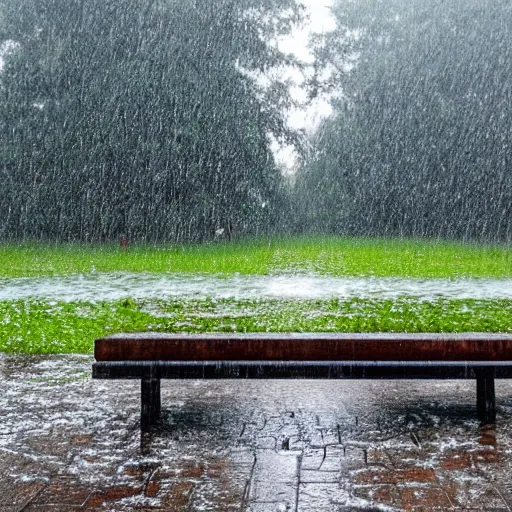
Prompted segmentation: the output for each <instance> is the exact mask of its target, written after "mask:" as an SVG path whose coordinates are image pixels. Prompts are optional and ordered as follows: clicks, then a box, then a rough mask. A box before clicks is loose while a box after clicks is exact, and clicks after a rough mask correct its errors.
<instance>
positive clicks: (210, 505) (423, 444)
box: [0, 244, 512, 512]
mask: <svg viewBox="0 0 512 512" xmlns="http://www.w3.org/2000/svg"><path fill="white" fill-rule="evenodd" d="M347 247H348V246H347ZM411 247H412V249H411ZM235 249H236V248H235ZM267 249H268V247H267V246H266V245H265V247H264V250H265V251H267ZM338 249H339V248H338ZM369 249H371V251H374V249H375V247H373V246H371V244H370V245H369V246H368V247H364V251H363V252H364V253H363V254H360V255H359V256H358V257H357V258H355V259H354V258H353V257H352V256H347V257H346V258H345V260H344V259H343V257H342V256H340V254H338V253H337V250H333V251H332V252H331V253H328V254H327V256H326V253H325V252H322V251H320V252H318V254H316V256H315V257H314V258H313V260H314V261H312V262H311V261H310V262H309V264H304V261H302V262H301V265H299V267H300V268H297V265H293V261H292V259H291V258H292V256H293V251H289V252H282V251H281V252H279V251H278V257H277V256H276V253H273V254H272V255H271V256H270V257H268V258H267V256H268V255H267V256H265V258H267V259H266V260H265V261H266V263H265V265H267V263H268V265H267V266H264V267H261V268H260V271H258V272H253V271H248V272H242V273H239V274H237V273H233V272H227V273H226V272H223V271H222V268H223V263H222V261H221V260H222V258H220V260H219V259H217V260H215V261H213V260H214V259H215V258H216V257H217V258H218V256H219V253H218V252H217V253H215V251H213V253H211V254H210V255H209V256H208V254H209V253H208V251H210V249H208V248H206V249H204V250H203V249H201V251H203V252H201V253H200V254H199V256H198V260H197V261H198V262H199V263H198V264H197V265H199V267H198V268H197V269H196V270H198V272H192V270H193V269H192V270H190V271H189V272H183V271H179V272H178V271H172V269H171V270H170V269H169V268H168V265H167V263H166V262H168V260H167V259H165V262H161V268H160V269H159V272H150V271H148V270H149V269H148V267H150V266H151V264H152V263H151V258H149V261H146V260H145V259H144V253H143V251H142V250H141V251H140V252H139V253H137V252H136V251H135V252H134V253H131V254H130V253H129V252H119V251H118V250H117V249H114V250H110V254H113V255H114V256H115V258H117V259H115V261H114V262H113V263H111V264H110V267H109V266H108V265H106V266H105V267H103V268H102V267H101V265H100V263H101V261H100V260H101V259H102V258H103V260H104V259H105V257H108V253H107V254H106V255H105V254H100V255H99V256H98V255H95V254H85V255H84V254H81V253H80V252H76V254H75V253H73V254H75V255H76V256H77V258H78V257H82V258H83V260H84V261H86V260H87V261H88V262H89V264H91V265H93V266H94V267H95V268H92V269H91V268H89V269H86V268H84V269H83V270H82V271H80V268H78V267H79V266H78V267H77V266H76V264H77V262H76V261H74V260H73V257H72V254H70V253H69V252H66V251H67V250H64V251H62V254H61V255H60V256H59V258H57V259H58V260H59V261H58V262H57V263H56V264H55V268H56V269H57V270H59V272H57V275H52V274H53V272H52V271H51V268H52V265H53V264H54V263H55V260H52V258H51V254H50V255H49V257H48V258H46V259H45V258H43V259H41V260H40V263H38V261H39V260H38V258H40V257H39V256H38V255H37V254H38V253H37V251H33V252H30V251H28V252H29V253H30V254H29V258H28V260H30V261H28V260H26V261H25V263H23V261H21V263H20V262H18V263H19V265H20V266H19V267H15V265H14V266H12V267H10V269H11V270H12V272H10V273H9V272H6V273H5V274H4V275H3V278H2V281H1V286H0V315H1V316H0V334H1V335H2V337H3V339H0V342H2V343H3V345H2V347H3V350H5V351H6V352H4V353H3V354H2V353H0V411H1V417H2V422H1V424H0V454H1V456H0V512H15V511H16V512H17V511H29V512H31V511H39V510H41V511H53V512H58V511H78V510H90V511H121V512H124V511H126V512H127V511H132V510H133V511H135V510H139V511H140V510H146V511H150V510H162V511H163V510H166V511H202V510H204V511H210V510H211V511H225V510H226V511H228V510H241V511H252V512H267V511H269V512H271V511H288V510H289V511H297V512H307V511H315V512H316V511H319V512H323V511H325V512H330V511H333V512H340V511H345V512H348V511H357V510H360V511H363V510H366V511H371V510H383V511H392V510H397V511H399V510H416V511H418V512H419V511H430V510H453V511H458V510H461V511H462V510H475V511H476V510H498V511H499V510H503V511H507V510H508V511H510V510H511V507H512V486H511V485H510V482H511V481H512V423H511V422H510V421H509V418H510V413H511V412H512V383H508V381H498V382H497V406H498V420H497V425H496V426H484V427H482V426H481V425H479V423H478V421H477V420H476V410H475V409H476V407H475V401H476V399H475V389H474V388H475V384H474V383H473V382H469V381H467V382H466V381H464V382H462V381H449V382H439V381H420V382H414V381H398V382H393V381H383V382H376V381H340V382H335V381H300V380H294V381H248V380H247V381H229V382H228V381H216V382H204V381H198V382H194V381H186V382H176V381H164V383H163V386H162V403H163V422H162V425H161V426H159V428H158V429H157V431H156V432H155V433H154V435H153V436H152V438H145V439H144V440H142V441H141V437H140V433H139V426H140V423H139V414H140V401H139V394H140V389H139V387H140V384H139V383H138V382H134V381H120V382H115V383H114V382H113V381H95V380H94V381H93V380H92V379H91V364H92V362H93V358H92V356H91V355H90V350H91V347H92V341H93V339H94V337H95V336H99V335H103V334H105V333H108V332H112V331H114V332H115V331H117V330H122V329H125V328H128V329H136V330H148V329H152V330H171V331H177V330H178V331H179V330H188V331H204V330H213V331H217V330H220V331H225V330H231V331H232V330H235V331H236V330H238V331H245V330H317V331H333V330H356V331H357V330H391V331H393V330H395V331H396V330H398V331H402V330H405V331H413V330H431V331H432V330H446V331H450V330H451V331H461V330H468V329H473V330H502V331H509V330H510V329H511V328H512V323H511V322H512V321H511V316H510V313H509V312H510V310H511V307H512V291H511V290H512V281H511V279H510V265H509V256H508V252H507V251H505V250H501V249H500V250H499V251H497V252H496V251H494V252H493V250H491V249H489V250H487V249H486V250H485V254H484V255H483V256H482V254H481V253H478V254H479V255H478V256H477V258H476V259H475V258H473V256H471V257H470V258H466V256H467V253H466V256H464V254H465V253H464V251H462V252H461V253H460V254H461V255H462V256H461V260H462V261H463V263H462V267H460V265H461V262H460V260H457V261H455V260H456V253H457V252H458V251H459V249H460V248H455V249H453V248H450V250H449V251H448V253H445V254H444V256H441V257H436V256H435V255H433V254H432V253H429V252H428V251H429V250H430V249H429V248H428V247H419V246H417V245H414V244H413V245H412V246H404V247H402V248H401V249H400V250H399V251H398V252H396V251H395V249H394V248H391V246H386V244H384V245H381V247H380V249H378V250H377V253H378V254H379V255H380V256H379V257H380V258H381V259H384V258H385V257H388V258H390V259H389V260H388V264H385V263H382V261H381V262H380V267H379V266H378V265H377V264H376V265H375V267H374V268H380V269H381V270H382V271H379V272H377V273H376V274H377V275H375V274H373V275H369V276H367V275H366V276H365V274H364V272H362V271H361V272H359V270H364V269H361V268H359V267H357V265H356V266H353V267H352V268H353V269H359V270H357V271H353V272H345V271H344V270H343V268H342V267H343V265H345V264H347V261H349V260H350V258H352V259H353V260H354V261H355V260H357V259H358V258H359V261H366V258H368V257H369V256H368V250H369ZM438 249H439V248H438ZM441 249H442V250H445V249H446V247H444V248H441ZM73 250H74V249H73ZM340 250H341V249H340ZM411 250H412V253H410V251H411ZM347 251H348V249H347ZM379 251H380V252H379ZM390 251H391V252H390ZM400 251H401V254H402V255H404V258H402V259H400V254H399V253H400ZM453 251H455V253H454V252H453ZM500 251H501V252H500ZM85 252H87V251H85ZM93 252H94V251H93ZM221 252H222V251H221ZM349 252H350V251H349ZM441 252H442V251H441ZM477 252H478V251H477ZM242 253H243V250H241V249H240V250H239V251H238V252H237V250H235V256H234V257H233V254H229V253H228V252H226V254H225V255H224V257H225V258H227V259H229V258H232V257H233V261H232V262H230V263H229V266H230V268H231V269H233V268H235V267H234V265H235V263H234V262H236V260H237V259H238V258H240V256H241V254H242ZM423 253H426V254H430V255H429V258H428V261H426V262H425V266H424V267H423V268H424V269H425V270H424V272H425V275H422V274H421V272H420V270H421V265H419V266H417V265H416V263H415V262H416V260H417V259H418V258H419V256H418V255H421V254H423ZM173 254H174V253H172V252H171V253H168V252H166V253H165V258H170V260H169V261H171V260H172V255H173ZM265 254H266V253H265ZM347 254H348V253H347ZM169 255H170V256H169ZM283 255H284V256H283ZM386 255H387V256H386ZM407 255H408V256H407ZM473 255H474V253H473ZM61 256H62V257H61ZM160 256H161V255H160V254H159V255H158V257H160ZM437 256H439V252H438V253H437ZM452 256H453V260H454V261H452ZM132 257H133V260H132V259H131V258H132ZM95 258H97V259H96V260H95ZM137 258H138V260H139V263H140V264H141V266H139V267H137V266H136V264H137V265H138V263H136V261H137ZM208 258H210V260H209V259H208ZM279 258H281V259H280V260H279V261H278V263H279V264H278V265H277V266H276V261H277V260H278V259H279ZM407 258H408V259H407ZM465 258H466V259H465ZM14 259H15V258H14ZM14 259H13V261H14ZM27 261H28V264H26V263H27ZM52 261H53V263H52ZM91 261H92V263H91ZM184 261H185V260H184ZM290 261H291V263H292V264H291V265H290V267H289V268H286V265H287V262H288V263H289V262H290ZM370 261H371V258H370ZM404 261H406V264H405V267H401V266H400V265H401V264H403V263H404ZM475 261H476V263H475ZM500 261H502V262H503V266H502V267H500V268H501V271H497V270H496V269H497V268H498V267H499V262H500ZM59 262H60V263H59ZM120 262H121V264H120ZM134 262H135V263H134ZM326 262H327V263H326ZM464 262H465V263H464ZM68 263H69V264H70V265H71V267H70V269H69V270H70V271H66V270H65V268H64V267H65V266H66V265H68ZM95 263H97V264H98V266H99V267H100V269H99V270H98V268H96V266H95ZM132 263H133V265H135V267H136V268H133V267H130V266H129V265H130V264H132ZM196 263H197V262H196ZM210 263H211V265H213V266H212V269H215V272H211V271H209V270H208V268H205V266H206V267H208V265H210ZM245 263H246V264H247V265H249V267H248V269H249V270H250V268H251V267H250V262H248V261H246V262H245ZM25 264H26V265H25ZM39 264H40V265H41V266H40V267H38V265H39ZM23 265H25V266H23ZM59 265H61V266H60V267H59ZM62 265H64V266H62ZM74 265H75V266H74ZM80 265H81V264H80ZM201 265H203V271H200V266H201ZM321 265H327V266H326V267H325V268H323V270H322V268H320V267H321ZM340 265H341V266H340ZM393 265H394V266H393ZM464 265H466V266H465V267H464ZM181 266H182V267H183V268H182V269H181V270H183V269H184V268H185V267H186V264H185V263H183V262H182V264H181ZM75 267H76V268H75ZM4 268H5V267H4ZM20 268H22V270H19V269H20ZM38 268H39V271H38V270H37V269H38ZM279 268H281V270H280V271H279ZM319 268H320V270H319ZM13 269H14V270H13ZM16 269H18V270H16ZM164 269H167V270H165V271H164ZM212 269H210V270H212ZM336 269H338V270H337V271H336ZM400 269H402V270H400ZM428 269H430V270H428ZM432 269H434V270H435V271H434V270H432ZM457 269H459V270H460V273H457ZM471 269H473V270H471ZM493 269H494V270H493ZM333 270H334V271H333ZM409 271H410V272H409ZM431 271H432V272H431ZM59 351H67V352H78V351H81V352H84V354H83V355H78V354H69V355H62V354H61V355H58V354H57V355H55V354H54V355H41V354H39V355H38V354H37V352H59ZM7 352H11V353H7ZM16 352H36V354H35V355H34V354H23V353H16Z"/></svg>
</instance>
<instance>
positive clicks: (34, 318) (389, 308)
mask: <svg viewBox="0 0 512 512" xmlns="http://www.w3.org/2000/svg"><path fill="white" fill-rule="evenodd" d="M138 331H159V332H467V331H489V332H512V301H510V300H493V301H476V300H437V301H435V302H421V301H418V300H415V299H410V298H402V299H398V300H368V299H366V300H361V299H351V300H347V301H340V300H338V299H332V300H325V301H324V300H309V301H291V300H265V301H257V300H238V301H237V300H227V299H225V300H211V299H207V300H180V299H176V300H171V301H155V300H152V301H147V300H143V301H135V300H131V299H128V300H123V301H116V302H98V303H88V302H73V303H64V302H44V301H33V300H23V301H21V300H20V301H12V302H9V301H4V302H0V351H3V352H24V353H74V352H77V353H90V352H92V349H93V342H94V339H96V338H98V337H101V336H104V335H107V334H111V333H114V332H138Z"/></svg>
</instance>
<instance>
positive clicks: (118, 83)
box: [0, 0, 300, 242]
mask: <svg viewBox="0 0 512 512" xmlns="http://www.w3.org/2000/svg"><path fill="white" fill-rule="evenodd" d="M299 18H300V9H299V8H298V6H297V5H296V2H295V0H280V1H276V0H244V1H240V2H238V1H237V2H233V1H228V0H184V1H182V0H180V1H177V0H157V1H152V0H128V1H126V0H111V1H108V2H105V1H104V0H25V1H23V2H19V0H4V1H3V2H2V3H1V4H0V46H1V45H2V43H3V42H4V41H12V42H14V43H15V44H14V46H11V51H10V52H8V54H7V55H6V56H5V67H4V69H3V71H2V75H1V82H0V118H1V119H2V123H1V124H0V161H1V166H2V167H1V169H0V189H1V190H2V196H0V217H1V218H2V224H1V225H0V238H2V239H8V240H10V239H18V240H19V239H42V240H59V241H75V240H80V241H86V242H89V241H93V240H94V241H99V240H102V241H104V240H116V239H119V237H120V236H121V235H122V234H126V235H127V236H128V237H129V238H131V239H133V238H137V239H139V240H146V241H148V240H160V241H168V240H171V241H182V240H189V241H190V240H193V241H198V240H205V239H211V238H213V236H214V233H215V230H216V229H219V228H224V229H226V230H227V231H230V232H231V234H234V232H235V231H236V232H237V233H255V232H265V231H266V230H268V229H270V228H271V227H272V226H274V225H275V223H276V222H277V220H278V219H279V211H278V210H279V208H280V207H281V206H282V204H281V201H282V199H283V193H282V185H283V184H282V178H281V175H280V173H279V171H278V169H277V167H276V165H275V164H274V161H273V157H272V153H271V151H270V139H269V135H270V134H273V135H274V136H275V137H277V138H281V139H283V138H284V139H286V140H289V141H291V142H294V143H297V136H296V135H295V134H294V133H292V132H291V131H290V130H289V129H287V127H286V123H285V121H284V116H285V112H284V110H283V109H282V106H281V105H282V104H283V103H286V102H287V100H286V98H285V96H286V95H287V91H286V90H285V89H281V90H280V94H278V95H277V96H278V97H276V98H273V100H272V101H271V100H270V98H269V96H268V95H267V93H266V92H265V90H263V89H262V88H261V87H259V86H258V85H257V83H256V81H255V80H253V79H252V78H250V77H249V74H251V73H253V74H254V73H258V72H262V71H264V70H267V69H269V68H271V67H275V66H279V65H282V64H284V63H288V62H289V60H290V59H289V58H288V57H287V56H286V55H283V54H281V53H280V52H279V51H278V50H277V49H276V48H275V45H271V44H267V41H269V40H272V39H273V38H274V37H275V36H276V35H277V34H280V33H286V32H287V31H289V30H290V29H291V27H292V25H293V24H294V23H295V22H297V21H298V20H299ZM272 90H273V91H274V92H275V88H273V89H272ZM263 203H266V204H267V205H268V207H267V208H266V209H265V210H264V211H262V210H263V208H262V204H263Z"/></svg>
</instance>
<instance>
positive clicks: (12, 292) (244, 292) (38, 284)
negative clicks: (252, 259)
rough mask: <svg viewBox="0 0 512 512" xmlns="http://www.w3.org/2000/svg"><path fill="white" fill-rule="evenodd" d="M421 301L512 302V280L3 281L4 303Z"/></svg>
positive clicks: (134, 277) (139, 277)
mask: <svg viewBox="0 0 512 512" xmlns="http://www.w3.org/2000/svg"><path fill="white" fill-rule="evenodd" d="M399 296H401V297H417V298H419V299H421V300H425V301H431V300H436V299H439V298H449V299H480V300H485V299H512V279H483V278H476V279H469V278H460V279H413V278H409V279H407V278H395V277H390V278H374V277H369V278H360V277H328V276H317V275H309V274H308V275H304V274H295V275H278V276H255V275H249V276H247V275H234V276H229V277H224V276H215V275H198V274H152V273H93V274H76V275H71V276H62V277H43V278H16V279H4V280H0V300H15V299H25V298H29V297H32V298H39V299H51V300H62V301H70V302H71V301H78V300H83V301H99V300H106V301H109V300H118V299H123V298H127V297H132V298H148V299H149V298H163V299H165V298H172V297H184V298H206V297H211V298H217V299H223V298H235V299H329V298H334V297H338V298H340V299H349V298H352V297H360V298H382V299H393V298H397V297H399Z"/></svg>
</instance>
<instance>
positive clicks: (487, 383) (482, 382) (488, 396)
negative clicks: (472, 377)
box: [476, 368, 496, 424]
mask: <svg viewBox="0 0 512 512" xmlns="http://www.w3.org/2000/svg"><path fill="white" fill-rule="evenodd" d="M476 408H477V412H478V419H479V420H480V421H481V422H482V423H485V424H491V423H495V422H496V395H495V392H494V368H489V369H486V370H477V372H476Z"/></svg>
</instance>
